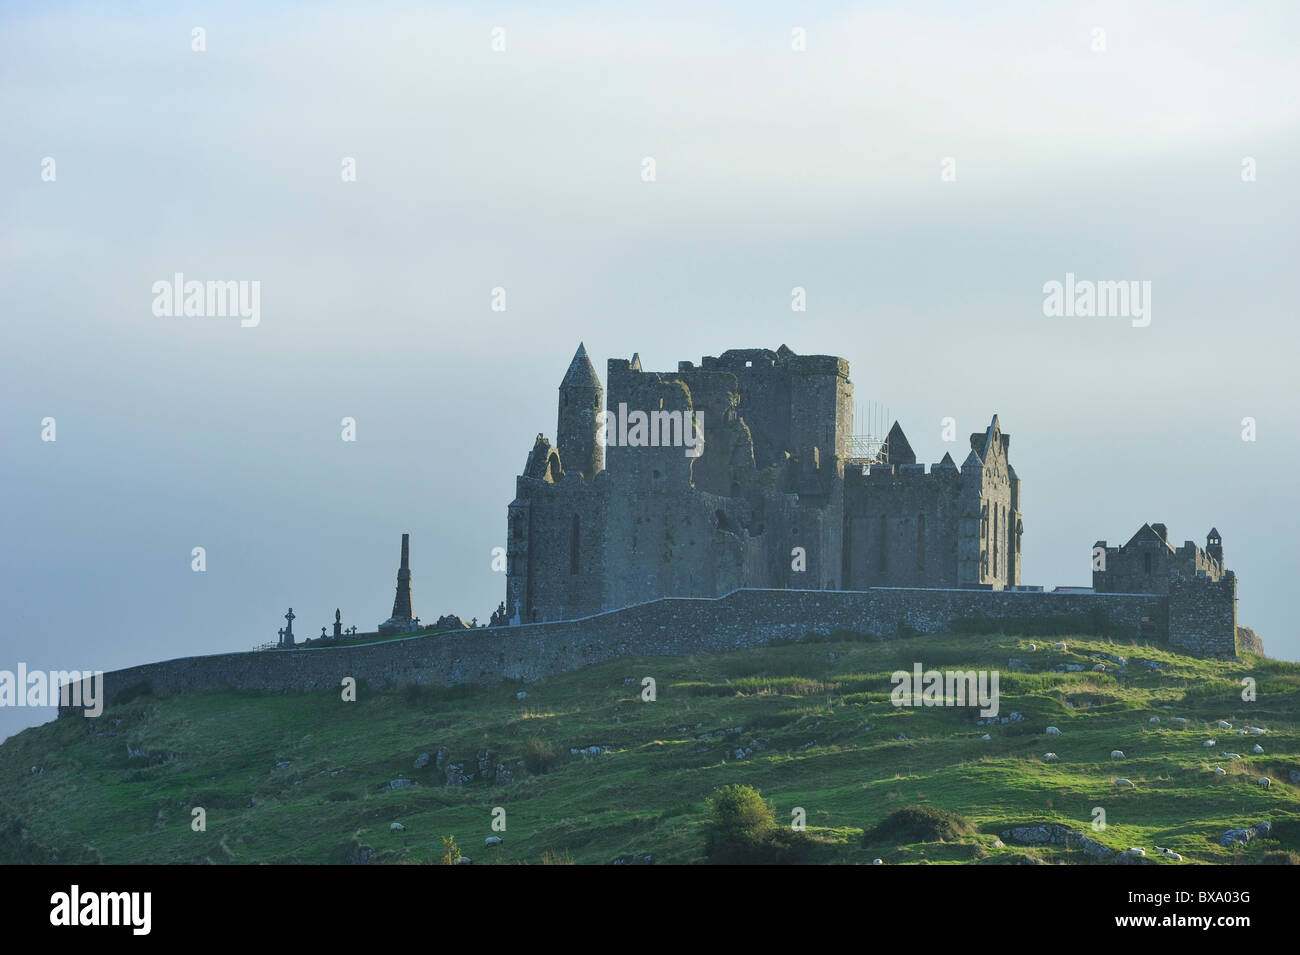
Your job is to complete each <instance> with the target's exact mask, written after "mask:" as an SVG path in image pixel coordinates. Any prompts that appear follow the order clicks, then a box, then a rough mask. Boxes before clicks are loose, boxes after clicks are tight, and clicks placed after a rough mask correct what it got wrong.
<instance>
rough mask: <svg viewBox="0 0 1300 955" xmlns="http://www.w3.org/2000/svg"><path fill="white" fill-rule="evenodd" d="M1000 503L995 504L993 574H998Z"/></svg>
mask: <svg viewBox="0 0 1300 955" xmlns="http://www.w3.org/2000/svg"><path fill="white" fill-rule="evenodd" d="M998 524H999V521H998V505H996V504H994V505H993V576H994V577H996V576H997V575H998Z"/></svg>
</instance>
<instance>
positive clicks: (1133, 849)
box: [1128, 846, 1147, 856]
mask: <svg viewBox="0 0 1300 955" xmlns="http://www.w3.org/2000/svg"><path fill="white" fill-rule="evenodd" d="M1128 854H1129V855H1131V856H1144V855H1146V854H1147V851H1146V850H1145V849H1142V848H1139V847H1138V846H1129V849H1128Z"/></svg>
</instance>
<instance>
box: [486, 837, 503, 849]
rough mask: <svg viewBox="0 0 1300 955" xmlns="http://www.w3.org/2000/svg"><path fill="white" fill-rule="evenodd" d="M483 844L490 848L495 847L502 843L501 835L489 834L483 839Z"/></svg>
mask: <svg viewBox="0 0 1300 955" xmlns="http://www.w3.org/2000/svg"><path fill="white" fill-rule="evenodd" d="M483 845H484V846H486V847H487V848H489V849H495V848H496V847H497V846H499V845H501V837H500V836H488V837H487V838H486V839H484V840H483Z"/></svg>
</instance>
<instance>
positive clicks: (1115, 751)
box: [1110, 749, 1128, 759]
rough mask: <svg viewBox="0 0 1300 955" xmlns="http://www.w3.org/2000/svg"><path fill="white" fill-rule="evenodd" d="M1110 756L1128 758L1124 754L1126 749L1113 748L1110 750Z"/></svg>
mask: <svg viewBox="0 0 1300 955" xmlns="http://www.w3.org/2000/svg"><path fill="white" fill-rule="evenodd" d="M1110 758H1111V759H1127V758H1128V757H1127V756H1125V755H1124V751H1123V750H1122V749H1112V750H1111V751H1110Z"/></svg>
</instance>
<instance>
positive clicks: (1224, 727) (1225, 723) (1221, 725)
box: [1214, 720, 1232, 730]
mask: <svg viewBox="0 0 1300 955" xmlns="http://www.w3.org/2000/svg"><path fill="white" fill-rule="evenodd" d="M1214 725H1215V726H1216V727H1218V728H1219V729H1221V730H1230V729H1232V724H1231V723H1229V722H1228V721H1227V720H1219V722H1217V723H1215V724H1214Z"/></svg>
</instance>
